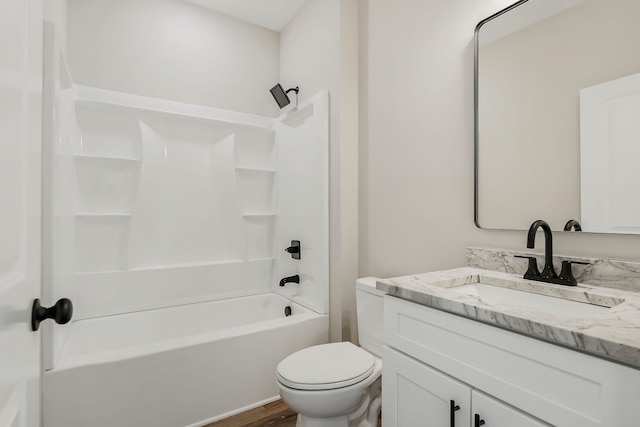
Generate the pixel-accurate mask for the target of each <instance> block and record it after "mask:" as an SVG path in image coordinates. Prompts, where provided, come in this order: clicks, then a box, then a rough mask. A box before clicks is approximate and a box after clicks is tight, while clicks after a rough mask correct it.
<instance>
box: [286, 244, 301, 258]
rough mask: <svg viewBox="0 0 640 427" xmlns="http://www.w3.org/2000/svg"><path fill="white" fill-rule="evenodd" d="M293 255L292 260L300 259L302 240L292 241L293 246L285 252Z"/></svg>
mask: <svg viewBox="0 0 640 427" xmlns="http://www.w3.org/2000/svg"><path fill="white" fill-rule="evenodd" d="M284 251H285V252H288V253H290V254H291V258H293V259H300V240H292V241H291V246H289V247H288V248H286V249H285V250H284Z"/></svg>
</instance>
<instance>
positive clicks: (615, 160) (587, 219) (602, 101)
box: [580, 74, 640, 234]
mask: <svg viewBox="0 0 640 427" xmlns="http://www.w3.org/2000/svg"><path fill="white" fill-rule="evenodd" d="M639 115H640V74H634V75H631V76H628V77H624V78H621V79H617V80H612V81H609V82H605V83H602V84H599V85H596V86H592V87H588V88H585V89H582V90H581V91H580V174H581V177H580V178H581V199H582V200H581V221H580V222H581V224H582V229H583V230H585V231H590V232H596V233H609V232H613V233H626V234H639V233H640V198H639V197H638V194H640V168H638V163H639V162H640V144H638V140H640V121H639V120H638V116H639Z"/></svg>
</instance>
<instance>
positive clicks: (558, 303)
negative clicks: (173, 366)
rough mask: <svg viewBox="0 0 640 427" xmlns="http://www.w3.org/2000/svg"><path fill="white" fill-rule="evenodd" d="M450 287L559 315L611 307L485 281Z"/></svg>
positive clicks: (496, 301)
mask: <svg viewBox="0 0 640 427" xmlns="http://www.w3.org/2000/svg"><path fill="white" fill-rule="evenodd" d="M449 289H450V290H452V291H455V292H459V293H461V294H467V295H474V296H476V297H479V298H480V299H482V301H483V302H484V303H486V304H507V305H509V306H515V307H524V308H529V309H534V310H538V311H541V312H545V313H549V314H554V315H559V316H568V317H591V316H594V315H596V314H599V313H603V312H605V311H607V310H609V307H603V306H599V305H594V304H589V303H584V302H578V301H572V300H569V299H563V298H556V297H552V296H548V295H541V294H534V293H531V292H525V291H520V290H517V289H510V288H504V287H501V286H494V285H489V284H485V283H473V284H469V285H461V286H456V287H453V288H449Z"/></svg>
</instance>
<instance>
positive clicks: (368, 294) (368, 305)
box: [356, 277, 385, 357]
mask: <svg viewBox="0 0 640 427" xmlns="http://www.w3.org/2000/svg"><path fill="white" fill-rule="evenodd" d="M376 280H378V278H376V277H364V278H362V279H358V280H357V281H356V306H357V310H358V314H357V316H358V340H359V341H360V347H362V348H364V349H365V350H367V351H369V352H370V353H373V354H375V355H376V356H378V357H382V344H383V334H384V328H383V324H382V297H383V296H384V295H385V292H382V291H379V290H377V289H376Z"/></svg>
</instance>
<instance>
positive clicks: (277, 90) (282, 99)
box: [270, 83, 300, 108]
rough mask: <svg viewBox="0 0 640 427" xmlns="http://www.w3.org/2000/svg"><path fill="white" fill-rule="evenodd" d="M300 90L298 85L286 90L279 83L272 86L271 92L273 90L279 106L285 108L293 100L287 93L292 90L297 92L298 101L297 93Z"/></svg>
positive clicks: (272, 92) (272, 93)
mask: <svg viewBox="0 0 640 427" xmlns="http://www.w3.org/2000/svg"><path fill="white" fill-rule="evenodd" d="M299 90H300V88H299V87H298V86H296V87H292V88H291V89H287V90H286V91H285V90H284V89H282V86H280V83H278V84H277V85H275V86H274V87H272V88H271V90H270V92H271V95H273V98H274V99H275V100H276V102H277V103H278V106H279V107H280V108H284V107H286V106H287V105H289V104H290V103H291V100H290V99H289V95H287V94H288V93H289V92H291V91H294V92H295V93H296V101H297V95H298V91H299ZM296 104H297V102H296Z"/></svg>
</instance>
